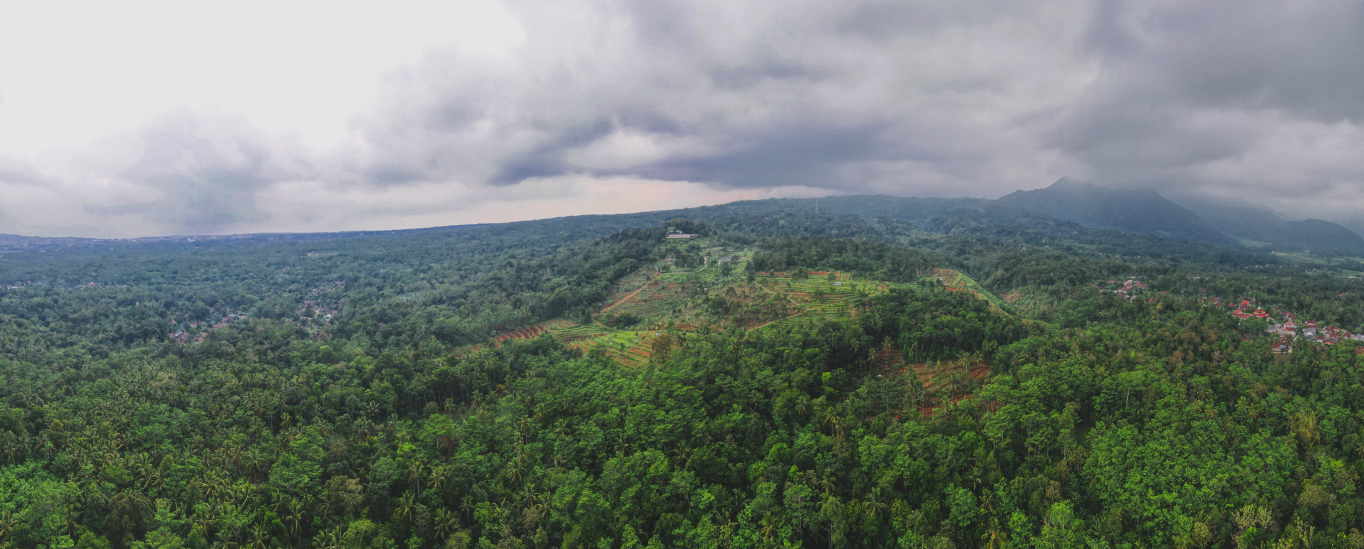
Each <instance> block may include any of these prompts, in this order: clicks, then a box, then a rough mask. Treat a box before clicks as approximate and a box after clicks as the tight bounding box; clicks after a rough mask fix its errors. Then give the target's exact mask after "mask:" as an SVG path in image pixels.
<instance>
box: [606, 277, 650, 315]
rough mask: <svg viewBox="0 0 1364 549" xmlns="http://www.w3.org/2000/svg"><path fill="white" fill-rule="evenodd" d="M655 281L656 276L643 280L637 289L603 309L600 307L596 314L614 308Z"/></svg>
mask: <svg viewBox="0 0 1364 549" xmlns="http://www.w3.org/2000/svg"><path fill="white" fill-rule="evenodd" d="M656 281H658V277H654V278H651V279H649V281H648V282H645V283H644V285H643V286H640V287H639V289H637V290H635V291H633V292H630V294H629V295H626V296H625V297H622V298H620V301H617V302H615V303H612V304H611V306H610V307H607V308H605V309H602V310H601V311H598V312H597V314H601V313H605V312H609V311H610V310H611V309H614V308H616V305H620V304H621V303H625V300H627V299H630V298H632V297H635V294H638V293H640V292H642V291H644V289H645V288H648V287H649V286H650V285H652V284H653V283H654V282H656Z"/></svg>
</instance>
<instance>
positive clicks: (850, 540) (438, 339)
mask: <svg viewBox="0 0 1364 549" xmlns="http://www.w3.org/2000/svg"><path fill="white" fill-rule="evenodd" d="M774 203H775V204H777V205H778V206H780V207H776V206H772V205H770V204H767V205H764V204H761V203H739V204H736V205H729V206H720V207H713V208H702V209H694V210H688V211H683V212H661V213H657V214H636V215H631V216H614V217H613V216H590V217H581V218H564V219H559V220H548V221H539V222H526V223H516V224H506V225H488V226H475V227H453V228H444V229H430V230H422V231H399V232H392V233H383V232H379V233H356V234H334V235H314V236H300V235H276V236H270V237H264V236H262V237H258V238H257V237H251V238H220V239H213V238H208V239H198V240H191V239H156V240H147V241H135V242H83V243H82V242H77V243H75V244H72V243H69V242H65V241H64V243H63V244H62V246H60V247H47V248H44V247H42V246H48V244H41V245H37V244H33V245H22V246H21V245H18V244H16V245H14V246H13V247H12V248H11V250H10V251H9V252H7V253H5V254H4V255H3V256H0V547H25V548H30V547H33V548H36V547H43V548H57V547H117V548H133V547H136V548H144V547H145V548H181V547H194V548H199V547H239V548H240V547H250V548H255V547H299V548H302V547H328V548H331V547H405V548H414V549H415V548H441V547H451V548H474V547H487V548H492V547H498V548H501V547H506V548H526V549H530V548H536V549H543V548H548V547H556V548H557V547H563V548H589V547H591V548H626V547H688V548H710V547H715V548H748V547H754V548H766V547H805V548H811V549H814V548H826V547H906V548H911V547H935V548H943V547H990V548H1004V547H1016V548H1039V549H1041V548H1068V547H1109V548H1120V547H1131V548H1136V547H1184V548H1211V547H1222V548H1232V547H1235V548H1238V549H1241V548H1251V547H1282V548H1291V547H1304V548H1306V547H1340V548H1364V494H1360V493H1359V490H1358V486H1357V485H1358V484H1359V479H1360V475H1361V473H1364V358H1361V357H1360V355H1359V354H1358V352H1357V348H1358V344H1357V343H1356V342H1354V341H1352V340H1349V339H1344V338H1342V339H1341V340H1340V341H1339V342H1336V343H1335V344H1333V345H1326V344H1321V343H1316V342H1313V341H1309V340H1307V339H1298V340H1294V341H1293V342H1292V343H1293V345H1292V352H1291V353H1288V352H1283V351H1279V352H1276V351H1275V350H1274V349H1272V348H1271V345H1272V344H1274V343H1276V342H1279V341H1280V337H1279V336H1275V335H1271V334H1269V333H1267V332H1266V331H1265V329H1266V326H1267V324H1268V323H1270V322H1280V321H1281V319H1280V318H1278V317H1277V316H1276V317H1275V318H1270V319H1269V320H1264V319H1255V320H1250V321H1246V320H1238V319H1237V318H1235V317H1233V316H1232V315H1231V314H1230V312H1231V311H1232V309H1231V308H1230V307H1228V306H1227V304H1236V303H1240V302H1242V301H1247V302H1253V303H1254V304H1255V305H1254V307H1253V308H1256V309H1258V308H1263V309H1264V310H1266V311H1270V312H1272V314H1273V315H1280V316H1281V315H1283V314H1284V313H1292V314H1294V315H1297V317H1300V318H1303V319H1307V318H1311V319H1314V320H1316V321H1319V322H1320V323H1321V325H1322V326H1323V327H1324V326H1327V325H1332V326H1336V327H1339V328H1342V329H1344V330H1349V331H1364V328H1362V326H1364V298H1361V288H1360V286H1361V284H1364V279H1361V278H1359V277H1364V275H1361V274H1360V273H1358V272H1357V271H1355V270H1353V269H1354V268H1356V267H1361V266H1360V265H1359V263H1357V262H1356V261H1355V260H1353V259H1349V258H1339V257H1335V258H1326V259H1321V260H1315V259H1313V260H1312V261H1311V262H1302V261H1297V260H1295V259H1294V258H1287V257H1285V256H1283V255H1274V254H1269V253H1261V252H1254V251H1247V250H1245V249H1241V248H1235V247H1217V246H1211V245H1205V244H1196V243H1188V242H1182V241H1175V240H1169V239H1164V238H1160V237H1158V236H1151V235H1134V234H1127V233H1120V232H1116V231H1109V230H1103V229H1093V228H1085V227H1081V226H1079V225H1076V224H1073V223H1068V222H1064V221H1059V220H1055V219H1051V218H1045V217H1042V216H1017V215H1005V214H1001V213H1000V212H998V211H994V210H991V209H989V208H985V209H980V208H976V209H970V208H965V207H964V205H965V206H979V205H978V204H973V203H963V202H952V201H935V202H926V203H925V204H927V205H922V204H921V205H920V206H921V207H920V208H918V209H913V210H912V211H909V210H906V211H908V212H909V213H904V212H899V211H898V210H896V209H895V208H893V207H888V206H884V205H882V207H878V208H867V209H866V211H864V212H861V213H853V212H854V210H856V209H857V208H855V207H852V206H849V205H848V204H847V203H844V202H837V201H835V202H833V205H832V206H826V207H825V213H817V212H815V211H814V210H812V209H809V208H805V207H804V206H803V205H801V206H800V207H792V208H787V207H786V205H787V204H788V203H786V202H781V201H776V202H774ZM959 207H961V208H963V209H960V210H957V209H954V208H959ZM679 216H685V217H686V219H681V218H678V217H679ZM671 229H678V230H682V231H683V232H687V233H694V234H697V235H698V236H697V237H696V238H695V239H690V240H688V239H681V240H677V239H668V238H665V235H666V234H667V233H668V231H669V230H671ZM21 244H22V243H21ZM25 246H27V247H25ZM1308 259H1312V258H1308ZM1295 261H1296V262H1295ZM1127 280H1131V281H1140V289H1132V288H1137V286H1135V285H1132V284H1129V285H1128V286H1126V288H1128V289H1129V290H1124V293H1118V292H1117V291H1115V290H1114V289H1113V288H1116V287H1118V285H1120V284H1121V283H1122V281H1127Z"/></svg>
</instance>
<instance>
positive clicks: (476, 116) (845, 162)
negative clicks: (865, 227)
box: [358, 0, 1082, 194]
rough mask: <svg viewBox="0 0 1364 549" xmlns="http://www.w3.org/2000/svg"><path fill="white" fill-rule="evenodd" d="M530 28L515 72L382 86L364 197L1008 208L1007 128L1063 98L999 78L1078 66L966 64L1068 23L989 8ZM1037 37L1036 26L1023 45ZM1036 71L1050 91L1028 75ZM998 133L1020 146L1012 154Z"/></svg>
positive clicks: (879, 6)
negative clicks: (838, 194)
mask: <svg viewBox="0 0 1364 549" xmlns="http://www.w3.org/2000/svg"><path fill="white" fill-rule="evenodd" d="M920 4H923V5H920ZM930 4H931V5H930ZM520 13H521V14H522V15H523V20H524V22H525V24H526V26H527V33H526V34H527V36H528V42H527V44H526V45H525V46H524V47H523V48H522V49H521V50H520V51H518V52H517V53H516V54H515V55H514V56H513V57H512V58H511V59H509V60H507V61H506V62H503V63H496V64H493V63H486V62H481V61H477V60H470V59H464V58H461V57H459V56H458V55H454V54H447V55H436V56H432V57H431V58H429V59H428V60H427V61H426V62H425V63H424V64H423V65H421V66H419V67H416V68H414V69H412V70H409V71H404V72H402V73H401V74H399V75H396V76H394V77H393V78H391V79H390V83H391V87H390V88H389V91H388V95H387V97H386V99H385V106H384V107H382V108H381V109H380V110H379V111H378V113H377V114H376V115H375V116H373V117H370V118H368V119H366V120H364V121H363V122H362V123H361V128H362V131H363V133H364V136H365V138H366V142H365V143H366V146H367V147H368V149H367V151H366V153H365V154H364V155H360V156H364V157H365V160H364V161H363V162H361V167H360V168H358V171H359V172H360V173H364V174H366V175H365V177H364V179H365V181H366V182H368V183H371V184H377V185H393V184H404V183H413V182H422V181H442V180H454V181H460V182H464V183H475V184H491V185H513V184H517V183H519V182H521V181H524V180H527V179H533V178H544V177H553V176H558V175H566V174H585V175H589V176H621V175H624V176H637V177H644V178H655V179H665V180H687V181H698V182H707V183H716V184H720V185H724V186H730V187H764V186H772V185H806V186H812V187H817V188H825V189H831V190H840V191H859V190H861V191H868V190H874V191H886V190H893V189H888V188H886V187H885V185H886V184H887V181H892V182H895V183H894V185H896V187H895V188H897V189H899V190H900V191H901V192H906V193H913V192H917V191H924V192H933V193H936V194H942V193H943V192H945V191H946V190H948V189H949V188H950V189H955V190H957V191H958V192H960V191H966V192H968V193H969V194H1000V193H1003V192H1007V191H1009V190H1012V189H1013V188H1016V187H1017V186H1018V185H1020V184H1029V183H1032V182H1033V176H1034V175H1035V174H1031V173H1029V174H1022V173H1014V174H1010V173H1001V172H999V171H998V170H997V168H996V167H994V166H989V165H982V164H981V163H980V162H979V160H980V159H981V158H983V157H989V156H991V155H992V153H993V152H995V151H994V148H995V147H1001V146H1004V147H1008V148H1009V149H1010V150H1012V151H1018V150H1026V149H1028V148H1029V147H1037V146H1038V143H1037V140H1036V139H1035V138H1031V137H1028V136H1024V135H1021V134H1020V132H1017V131H1015V130H1016V127H1017V126H1019V125H1020V124H1023V125H1027V124H1034V123H1033V122H1018V121H1022V120H1029V118H1030V116H1033V115H1036V113H1037V112H1038V111H1048V112H1055V111H1056V110H1057V109H1059V108H1060V106H1061V105H1063V104H1064V103H1065V101H1066V100H1067V99H1068V98H1067V96H1066V95H1065V94H1067V93H1071V92H1070V91H1068V90H1061V91H1058V92H1057V94H1058V95H1057V97H1054V98H1044V99H1041V100H1039V99H1038V98H1037V97H1030V98H1021V97H1020V98H1017V100H1015V98H1013V97H1010V96H1011V95H1012V94H1017V93H1021V91H1020V90H1019V89H1018V86H1015V84H1018V82H1014V81H1010V80H1009V76H1008V74H1001V72H1005V73H1008V72H1015V73H1017V74H1021V75H1025V76H1024V77H1025V78H1030V79H1031V78H1038V79H1045V78H1046V77H1045V76H1041V75H1045V74H1047V73H1055V72H1058V71H1059V72H1064V71H1066V70H1070V66H1069V65H1070V64H1073V63H1079V61H1077V60H1075V59H1048V58H1045V57H1040V56H1034V57H1032V58H1031V59H1029V60H1027V62H1025V63H1017V62H1011V61H1005V60H1002V59H999V60H997V59H984V60H973V57H975V56H978V55H979V53H978V52H977V51H976V50H977V49H978V48H980V47H981V44H980V43H979V42H978V41H972V40H971V39H970V36H979V37H981V38H982V39H993V38H991V37H992V35H994V34H998V33H997V32H996V31H994V30H992V26H993V25H995V24H996V23H998V22H999V21H1001V20H1014V22H1015V23H1019V24H1020V27H1019V28H1021V29H1025V30H1021V31H1020V30H1018V29H1014V31H1011V32H1019V33H1020V35H1019V38H1020V39H1023V40H1027V41H1029V43H1028V44H1026V45H1021V46H1016V47H1018V48H1021V49H1024V50H1026V49H1036V50H1044V51H1050V50H1052V49H1055V48H1056V47H1057V44H1055V43H1052V42H1054V40H1053V39H1051V38H1047V37H1045V36H1044V34H1045V33H1048V32H1056V34H1061V33H1060V32H1059V31H1060V30H1061V29H1060V28H1059V27H1063V26H1064V25H1065V24H1066V23H1065V22H1064V21H1063V19H1064V18H1058V17H1056V16H1055V14H1048V13H1046V10H1043V9H1040V8H1039V7H1038V6H1034V5H1026V4H1025V5H1022V6H1021V7H1020V6H1015V5H1014V4H1013V3H1007V2H997V1H993V0H986V1H966V2H952V3H915V4H913V7H910V8H904V7H900V4H896V3H885V2H873V3H865V4H864V3H856V2H851V3H828V2H814V1H810V2H801V3H797V4H792V5H783V6H779V7H777V6H766V5H763V4H747V5H744V4H734V3H724V2H713V3H706V2H700V3H698V2H632V1H626V2H577V3H560V4H555V5H546V4H538V3H537V4H533V5H524V6H522V7H521V9H520ZM1058 19H1060V20H1061V21H1058ZM1079 24H1082V23H1079ZM878 25H879V26H878ZM1034 26H1035V27H1037V28H1038V29H1039V30H1038V31H1032V30H1026V29H1031V28H1032V27H1034ZM942 33H950V34H953V35H955V36H954V37H953V39H954V40H955V42H954V43H952V44H946V45H944V46H942V47H941V48H940V49H938V50H928V51H925V50H922V49H919V48H916V47H913V46H910V45H903V44H899V43H898V42H897V41H900V40H917V41H926V42H931V41H933V40H934V39H935V37H937V36H938V35H939V34H942ZM1001 40H1002V41H1003V39H1001ZM1012 53H1014V54H1016V53H1017V52H1012ZM997 65H998V66H997ZM916 66H920V67H922V70H923V72H925V73H926V74H922V75H920V74H916V73H915V71H916V69H915V68H914V67H916ZM902 67H903V68H902ZM1034 68H1036V69H1039V70H1037V71H1033V72H1035V73H1036V74H1037V75H1038V76H1030V75H1027V73H1028V72H1029V71H1030V70H1031V69H1034ZM1000 69H1003V71H1001V70H1000ZM1027 85H1028V86H1030V87H1034V88H1040V86H1035V85H1034V84H1033V83H1027ZM976 101H993V102H995V103H997V104H999V105H1000V106H1001V107H1002V111H1003V112H999V113H992V114H997V115H998V120H994V121H987V122H977V121H975V120H977V119H979V118H980V117H979V116H976V115H973V114H971V113H967V112H952V110H951V109H953V108H964V107H968V106H969V105H967V104H970V103H974V102H976ZM1028 101H1030V102H1040V103H1042V104H1041V105H1036V106H1034V105H1028V104H1024V103H1025V102H1028ZM1048 116H1051V117H1054V115H1048ZM1033 117H1034V118H1035V116H1033ZM985 132H992V133H994V134H995V135H990V136H985V135H982V134H983V133H985ZM1001 135H1010V136H1013V137H1010V138H1009V139H1013V140H1014V141H1013V142H1011V143H1000V141H1002V140H1005V138H1002V137H1000V136H1001ZM622 136H624V137H622ZM613 139H619V140H620V141H621V142H622V143H624V144H619V145H618V148H619V149H620V150H619V151H617V152H619V153H620V154H619V155H617V157H613V158H616V160H614V161H613V162H610V163H608V164H610V165H599V164H592V163H590V162H587V163H584V162H580V161H575V160H574V158H580V157H581V156H582V155H581V153H582V151H583V150H586V149H592V150H594V151H595V150H598V149H601V150H605V149H610V148H611V147H613V146H617V145H612V143H613V142H612V140H613ZM632 140H633V141H632ZM948 140H955V142H948ZM631 146H634V147H636V149H637V150H636V149H630V148H629V147H631ZM599 152H600V151H599ZM1036 152H1037V153H1038V155H1039V156H1041V155H1042V154H1044V151H1041V150H1040V149H1038V150H1037V151H1036ZM603 154H605V153H603ZM1010 154H1016V153H1010ZM575 155H577V156H575ZM589 156H590V155H589ZM868 162H876V163H881V164H883V165H890V164H891V163H896V162H914V163H915V164H916V165H917V166H918V168H917V169H916V174H917V173H922V172H924V171H925V170H926V171H930V172H934V173H938V174H956V175H954V177H971V178H974V179H975V180H976V183H975V185H971V186H965V187H963V185H961V182H959V181H958V182H954V183H953V184H952V185H951V186H950V187H946V186H944V185H945V183H944V182H943V181H940V180H934V181H931V182H930V181H920V180H917V179H916V177H917V175H916V174H910V173H905V174H903V177H900V178H898V181H897V178H896V177H895V176H894V174H893V173H891V174H889V175H888V176H887V177H884V178H882V180H881V181H879V182H876V184H875V185H873V184H872V182H868V181H866V180H862V179H858V178H856V177H851V176H850V175H849V174H853V173H859V171H858V170H850V169H848V168H849V167H850V166H856V165H859V164H863V163H868ZM1039 164H1041V162H1039ZM1034 171H1037V172H1045V171H1046V169H1045V168H1042V167H1037V168H1035V169H1034ZM1054 175H1055V174H1049V173H1044V174H1042V177H1040V178H1038V179H1037V181H1047V180H1050V179H1054V177H1053V176H1054ZM876 185H880V186H876Z"/></svg>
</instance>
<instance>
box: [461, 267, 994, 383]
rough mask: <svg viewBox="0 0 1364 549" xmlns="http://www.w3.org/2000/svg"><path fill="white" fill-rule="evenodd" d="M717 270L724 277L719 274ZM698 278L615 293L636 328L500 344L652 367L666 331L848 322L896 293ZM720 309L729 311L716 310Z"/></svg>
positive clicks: (818, 278)
mask: <svg viewBox="0 0 1364 549" xmlns="http://www.w3.org/2000/svg"><path fill="white" fill-rule="evenodd" d="M735 266H736V267H739V265H738V264H736V265H735ZM711 270H714V271H716V272H717V273H718V269H713V267H712V269H711ZM943 273H944V274H946V275H947V276H951V275H952V274H955V273H952V272H951V271H943ZM699 274H701V273H659V272H658V271H653V270H650V269H641V270H640V271H637V272H635V273H632V274H631V275H629V276H627V277H625V278H624V279H622V280H621V281H620V282H619V283H618V284H617V285H616V286H615V287H614V288H613V289H612V291H611V294H610V297H608V298H607V300H606V305H605V306H604V307H603V309H602V311H601V312H602V313H609V314H612V315H624V314H631V315H634V316H636V317H638V318H640V319H641V320H642V321H643V322H642V323H641V324H640V325H637V326H636V327H634V328H633V329H626V330H617V329H612V328H610V327H607V326H605V325H603V324H601V323H600V322H593V323H591V324H585V325H582V324H577V323H574V322H571V321H568V320H565V319H554V320H550V321H548V322H542V323H540V324H536V325H533V326H527V327H524V328H519V329H516V330H511V331H508V332H505V333H503V334H501V335H499V336H497V337H496V338H494V341H495V342H496V343H498V344H500V343H502V342H505V341H509V340H520V339H530V338H534V337H539V336H540V335H541V334H544V333H549V334H552V335H554V336H555V337H558V338H559V339H560V340H562V341H563V342H564V343H565V344H566V345H567V346H569V347H572V348H575V349H580V350H582V351H584V352H587V351H591V350H593V349H601V350H602V351H604V352H606V353H607V354H608V355H610V356H611V357H612V358H614V359H616V360H617V361H618V362H620V363H621V364H622V365H625V366H631V367H641V366H645V365H647V364H648V363H649V358H650V356H651V354H652V350H653V338H654V337H655V335H656V334H657V332H656V331H655V330H661V329H662V327H663V326H665V325H666V326H671V327H672V328H673V329H683V330H687V329H691V328H692V327H693V326H697V325H700V324H702V323H720V324H726V323H739V324H740V325H743V326H746V327H748V328H750V329H757V328H761V327H763V326H768V325H771V324H775V323H780V322H784V321H788V320H789V321H808V320H812V319H821V318H839V317H841V318H846V317H848V316H852V315H855V314H856V304H857V301H858V299H859V298H860V296H866V295H872V294H876V293H880V292H884V291H887V290H889V289H890V288H891V287H892V285H891V284H887V283H884V282H874V281H868V280H860V279H856V278H853V277H852V276H850V275H848V274H847V273H841V272H832V273H831V272H817V271H812V272H809V273H808V276H804V277H800V278H795V277H792V276H791V274H792V273H757V274H756V276H755V280H754V282H743V281H742V280H741V279H737V278H735V277H729V278H724V279H722V280H717V278H716V277H712V276H705V277H701V276H698V275H699ZM707 274H715V273H707ZM961 278H965V277H959V278H953V279H952V280H953V281H955V282H957V283H959V284H965V282H964V281H961V280H960V279H961ZM966 280H967V281H969V279H966ZM971 284H974V282H971ZM717 285H718V286H717ZM722 301H723V302H722ZM726 302H727V303H728V305H726ZM717 305H719V306H722V307H721V308H720V309H713V307H715V306H717ZM726 310H728V312H725V311H726ZM641 326H642V327H643V328H642V329H641ZM475 348H476V347H475ZM471 350H472V349H471ZM885 358H886V359H887V360H888V359H889V357H885ZM901 367H902V368H903V366H901Z"/></svg>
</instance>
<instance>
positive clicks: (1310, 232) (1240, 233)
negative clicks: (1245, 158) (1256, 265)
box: [1173, 196, 1364, 255]
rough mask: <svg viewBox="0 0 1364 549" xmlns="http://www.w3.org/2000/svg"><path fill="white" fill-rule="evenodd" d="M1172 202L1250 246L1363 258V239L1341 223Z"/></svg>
mask: <svg viewBox="0 0 1364 549" xmlns="http://www.w3.org/2000/svg"><path fill="white" fill-rule="evenodd" d="M1173 200H1174V201H1175V202H1176V203H1178V204H1180V205H1181V206H1184V207H1185V208H1188V209H1189V210H1192V211H1193V212H1194V213H1196V214H1198V216H1199V217H1202V218H1203V219H1204V220H1205V221H1207V222H1208V223H1209V224H1210V225H1212V226H1213V227H1214V228H1216V229H1217V230H1219V231H1222V233H1224V234H1226V235H1227V236H1230V237H1232V238H1236V239H1238V240H1243V241H1251V242H1250V244H1251V246H1257V245H1258V246H1264V247H1275V248H1287V249H1298V250H1309V251H1315V252H1325V253H1332V254H1351V255H1364V237H1361V236H1360V235H1359V234H1357V233H1355V232H1354V231H1352V230H1350V229H1348V228H1346V227H1345V226H1343V225H1341V224H1339V223H1332V222H1330V221H1324V220H1321V219H1303V220H1300V221H1290V220H1286V219H1283V218H1282V217H1280V216H1279V214H1277V213H1275V212H1274V211H1273V210H1269V209H1267V208H1260V207H1256V206H1251V205H1248V204H1237V203H1233V202H1230V201H1227V200H1221V199H1216V198H1211V197H1203V196H1185V197H1180V196H1176V197H1174V199H1173Z"/></svg>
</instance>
